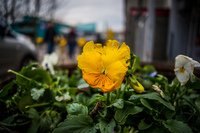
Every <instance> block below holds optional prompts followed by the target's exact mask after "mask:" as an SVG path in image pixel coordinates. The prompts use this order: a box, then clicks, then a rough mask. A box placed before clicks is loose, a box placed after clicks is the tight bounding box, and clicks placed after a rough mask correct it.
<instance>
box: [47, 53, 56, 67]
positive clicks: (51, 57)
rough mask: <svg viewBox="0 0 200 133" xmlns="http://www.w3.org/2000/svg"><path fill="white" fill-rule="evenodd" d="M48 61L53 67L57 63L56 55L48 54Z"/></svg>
mask: <svg viewBox="0 0 200 133" xmlns="http://www.w3.org/2000/svg"><path fill="white" fill-rule="evenodd" d="M49 59H50V62H51V63H52V64H53V65H55V64H57V62H58V55H57V54H56V53H55V52H53V53H52V54H50V56H49Z"/></svg>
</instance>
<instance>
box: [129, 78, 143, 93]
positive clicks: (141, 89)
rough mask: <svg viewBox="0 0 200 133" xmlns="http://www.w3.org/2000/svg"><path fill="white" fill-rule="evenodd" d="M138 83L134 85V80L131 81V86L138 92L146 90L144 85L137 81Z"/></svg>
mask: <svg viewBox="0 0 200 133" xmlns="http://www.w3.org/2000/svg"><path fill="white" fill-rule="evenodd" d="M137 84H138V86H137V85H134V84H133V83H132V82H131V86H132V87H133V89H134V90H135V91H136V92H138V93H142V92H143V91H144V87H143V86H142V85H141V84H140V83H139V82H138V81H137Z"/></svg>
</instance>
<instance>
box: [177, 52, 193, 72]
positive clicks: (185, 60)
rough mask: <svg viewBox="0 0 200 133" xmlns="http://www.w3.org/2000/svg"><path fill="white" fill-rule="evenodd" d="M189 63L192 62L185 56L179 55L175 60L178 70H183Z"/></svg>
mask: <svg viewBox="0 0 200 133" xmlns="http://www.w3.org/2000/svg"><path fill="white" fill-rule="evenodd" d="M188 62H190V60H189V59H188V58H186V57H185V56H183V55H178V56H177V57H176V58H175V69H176V68H182V67H183V66H184V65H185V64H187V63H188Z"/></svg>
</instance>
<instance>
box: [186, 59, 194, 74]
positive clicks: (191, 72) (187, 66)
mask: <svg viewBox="0 0 200 133" xmlns="http://www.w3.org/2000/svg"><path fill="white" fill-rule="evenodd" d="M184 69H185V71H187V72H188V74H193V71H194V67H193V65H192V64H191V62H188V63H186V64H185V66H184Z"/></svg>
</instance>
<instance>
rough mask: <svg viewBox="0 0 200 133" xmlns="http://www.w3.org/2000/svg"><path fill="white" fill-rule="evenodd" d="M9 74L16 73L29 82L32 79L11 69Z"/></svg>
mask: <svg viewBox="0 0 200 133" xmlns="http://www.w3.org/2000/svg"><path fill="white" fill-rule="evenodd" d="M8 72H11V73H14V74H15V75H18V76H20V77H22V78H24V79H26V80H28V81H31V79H30V78H28V77H26V76H24V75H22V74H20V73H18V72H15V71H13V70H10V69H9V70H8Z"/></svg>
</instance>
